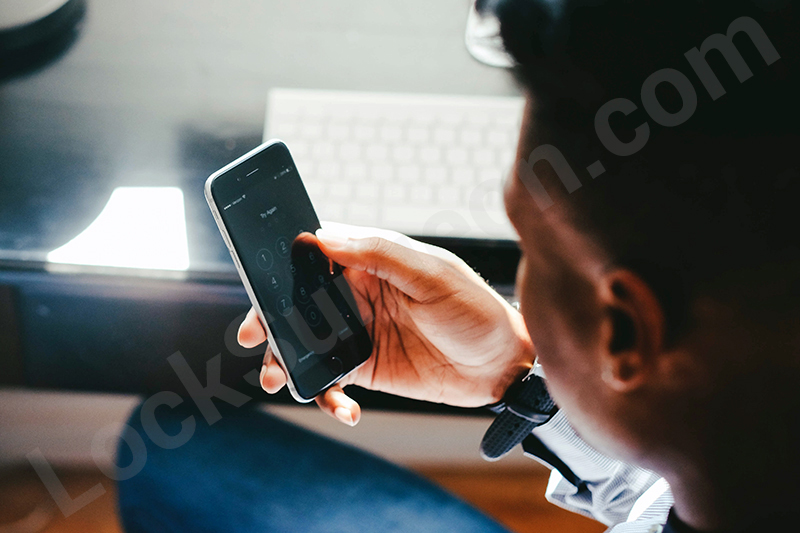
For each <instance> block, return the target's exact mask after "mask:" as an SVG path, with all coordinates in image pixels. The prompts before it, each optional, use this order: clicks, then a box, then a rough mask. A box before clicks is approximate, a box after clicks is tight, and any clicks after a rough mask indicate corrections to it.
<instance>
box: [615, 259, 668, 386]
mask: <svg viewBox="0 0 800 533" xmlns="http://www.w3.org/2000/svg"><path fill="white" fill-rule="evenodd" d="M603 284H604V287H603V290H602V296H601V297H602V300H603V301H602V304H603V307H604V308H605V309H606V313H605V315H606V316H605V318H604V324H603V328H602V331H603V337H602V342H603V346H602V350H603V351H602V357H601V365H602V366H601V372H602V378H603V381H605V382H606V384H607V385H608V386H609V387H611V388H612V389H614V390H615V391H617V392H621V393H625V392H632V391H634V390H636V389H638V388H640V387H641V386H642V385H643V384H645V383H646V382H647V380H648V379H649V378H650V377H651V376H652V375H653V370H654V369H655V367H656V366H655V365H656V358H657V356H658V354H659V353H660V352H661V351H662V349H663V342H664V334H665V328H666V325H665V322H664V311H663V308H662V307H661V303H660V302H659V301H658V298H656V295H655V293H654V292H653V290H652V289H651V288H650V286H649V285H648V284H647V283H646V282H645V281H644V280H643V279H642V278H640V277H639V276H638V275H636V274H634V273H633V272H631V271H629V270H615V271H613V272H610V273H608V274H606V275H605V276H604V279H603Z"/></svg>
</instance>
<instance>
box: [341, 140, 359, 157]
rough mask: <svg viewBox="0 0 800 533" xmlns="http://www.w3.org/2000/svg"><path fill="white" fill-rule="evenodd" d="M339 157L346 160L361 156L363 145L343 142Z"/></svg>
mask: <svg viewBox="0 0 800 533" xmlns="http://www.w3.org/2000/svg"><path fill="white" fill-rule="evenodd" d="M339 157H340V158H342V159H343V160H344V161H353V160H356V159H358V158H359V157H361V145H359V144H357V143H354V142H347V143H343V144H342V145H341V146H340V147H339Z"/></svg>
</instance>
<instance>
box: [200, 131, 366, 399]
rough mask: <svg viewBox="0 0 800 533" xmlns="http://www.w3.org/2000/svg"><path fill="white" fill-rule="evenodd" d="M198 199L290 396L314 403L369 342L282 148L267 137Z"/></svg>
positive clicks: (353, 365)
mask: <svg viewBox="0 0 800 533" xmlns="http://www.w3.org/2000/svg"><path fill="white" fill-rule="evenodd" d="M205 195H206V200H207V201H208V205H209V207H210V208H211V212H212V213H213V214H214V219H215V220H216V222H217V226H218V227H219V230H220V233H222V237H223V239H224V240H225V243H226V244H227V246H228V250H230V253H231V256H232V257H233V262H234V264H235V265H236V268H237V270H238V271H239V275H240V276H241V278H242V282H243V283H244V286H245V289H246V290H247V294H248V295H249V297H250V301H251V302H252V304H253V307H254V308H255V309H256V311H257V312H258V315H259V318H260V319H261V322H262V324H263V325H264V326H265V329H266V331H267V335H268V337H269V343H270V346H271V347H272V351H273V353H274V354H275V357H276V358H277V360H278V362H279V363H280V364H281V366H282V367H283V370H284V371H285V372H286V375H287V377H288V387H289V390H290V391H291V393H292V396H293V397H294V398H295V399H296V400H298V401H300V402H308V401H311V400H312V399H314V397H316V396H317V395H318V394H320V393H321V392H323V391H324V390H325V389H327V388H328V387H330V386H331V385H333V384H334V383H336V382H337V381H339V380H340V379H342V378H343V377H344V376H345V375H347V374H348V373H349V372H351V371H353V370H354V369H356V368H357V367H358V366H359V365H361V364H362V363H364V361H366V360H367V358H368V357H369V356H370V354H371V353H372V342H371V340H370V337H369V333H368V331H367V328H366V327H365V324H364V321H363V320H362V317H361V315H360V314H359V312H358V307H357V305H356V302H355V299H354V297H353V293H352V291H351V289H350V287H349V285H348V284H347V281H346V280H345V278H344V276H343V275H342V270H341V267H339V266H338V265H337V264H335V263H334V262H333V261H331V260H329V259H328V258H327V257H326V256H325V255H324V254H323V253H322V252H321V250H320V249H319V247H318V246H317V240H316V237H315V236H314V232H315V231H316V230H317V229H319V227H320V223H319V219H318V218H317V214H316V213H315V212H314V207H313V206H312V205H311V200H310V199H309V197H308V193H307V192H306V189H305V187H304V186H303V182H302V181H301V180H300V175H299V174H298V172H297V168H296V167H295V165H294V161H292V156H291V154H290V153H289V149H288V148H287V147H286V145H285V144H284V143H283V142H281V141H279V140H272V141H269V142H266V143H264V144H262V145H261V146H259V147H258V148H256V149H254V150H252V151H251V152H249V153H247V154H245V155H244V156H242V157H240V158H239V159H237V160H236V161H234V162H232V163H231V164H229V165H227V166H225V167H224V168H222V169H220V170H218V171H217V172H215V173H214V174H212V175H211V176H210V177H209V178H208V181H207V182H206V186H205Z"/></svg>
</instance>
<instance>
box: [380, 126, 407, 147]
mask: <svg viewBox="0 0 800 533" xmlns="http://www.w3.org/2000/svg"><path fill="white" fill-rule="evenodd" d="M380 138H381V140H382V141H386V142H388V143H393V142H398V141H400V140H401V139H402V138H403V130H401V129H400V127H399V126H383V127H382V128H381V134H380Z"/></svg>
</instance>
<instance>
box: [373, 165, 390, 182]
mask: <svg viewBox="0 0 800 533" xmlns="http://www.w3.org/2000/svg"><path fill="white" fill-rule="evenodd" d="M369 177H370V179H373V180H375V181H389V180H391V179H393V178H394V167H393V166H392V165H375V166H373V167H372V168H370V170H369Z"/></svg>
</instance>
